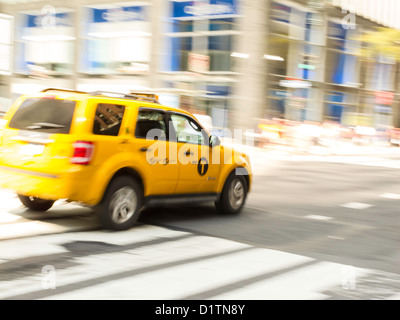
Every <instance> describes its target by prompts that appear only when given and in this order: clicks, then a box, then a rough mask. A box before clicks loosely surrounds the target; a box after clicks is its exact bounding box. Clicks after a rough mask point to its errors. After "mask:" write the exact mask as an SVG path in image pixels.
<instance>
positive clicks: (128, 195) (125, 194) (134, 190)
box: [97, 176, 143, 230]
mask: <svg viewBox="0 0 400 320" xmlns="http://www.w3.org/2000/svg"><path fill="white" fill-rule="evenodd" d="M142 203H143V191H142V189H141V187H140V185H139V183H138V182H137V181H136V180H134V179H132V178H130V177H127V176H121V177H117V178H115V179H113V180H112V181H111V183H110V185H109V187H108V189H107V191H106V193H105V195H104V198H103V201H102V203H101V204H100V205H99V206H98V208H97V211H98V216H99V219H100V223H101V224H102V225H103V226H104V227H105V228H107V229H110V230H127V229H129V228H131V227H133V225H134V224H135V223H136V221H137V219H138V218H139V214H140V209H141V207H142Z"/></svg>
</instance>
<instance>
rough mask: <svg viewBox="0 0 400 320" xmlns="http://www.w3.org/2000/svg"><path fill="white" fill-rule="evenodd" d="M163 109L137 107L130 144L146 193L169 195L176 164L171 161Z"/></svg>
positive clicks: (175, 179) (172, 191) (173, 187)
mask: <svg viewBox="0 0 400 320" xmlns="http://www.w3.org/2000/svg"><path fill="white" fill-rule="evenodd" d="M166 124H167V122H166V113H165V111H164V110H155V109H154V108H152V109H148V108H140V109H139V113H138V115H137V119H136V126H135V132H134V134H135V139H134V142H133V145H132V148H133V151H134V153H135V155H136V156H135V159H134V161H135V162H137V165H138V166H140V168H141V170H143V171H144V179H145V185H146V191H145V196H148V195H171V194H173V193H174V191H175V187H176V183H177V180H178V169H179V168H178V166H177V165H173V164H171V163H170V160H169V141H168V129H167V125H166Z"/></svg>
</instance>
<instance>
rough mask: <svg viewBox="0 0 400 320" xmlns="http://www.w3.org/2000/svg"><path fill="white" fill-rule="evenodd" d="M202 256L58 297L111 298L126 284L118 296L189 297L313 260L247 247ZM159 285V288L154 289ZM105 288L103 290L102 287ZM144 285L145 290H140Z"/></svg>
mask: <svg viewBox="0 0 400 320" xmlns="http://www.w3.org/2000/svg"><path fill="white" fill-rule="evenodd" d="M243 249H244V248H243ZM214 255H215V254H212V255H211V256H202V257H199V259H195V261H188V260H187V259H184V260H183V261H176V262H177V263H174V264H172V265H170V266H164V267H163V268H162V269H160V270H158V271H157V272H151V273H148V272H145V273H138V274H135V273H134V272H132V273H130V274H129V275H131V276H130V277H125V278H123V279H117V280H113V281H110V282H107V283H106V284H101V285H98V286H93V287H90V288H84V289H83V290H79V291H78V292H70V293H67V294H66V295H60V296H56V297H55V298H57V299H59V298H60V299H69V298H72V297H75V298H76V297H77V296H78V298H77V299H79V298H83V299H84V297H87V296H90V297H93V298H94V299H104V298H105V299H109V298H110V296H111V298H112V297H113V296H112V292H114V293H118V292H119V291H120V290H118V288H121V286H122V285H124V286H126V287H128V288H132V289H131V290H125V291H124V292H123V293H121V292H119V293H118V295H115V297H117V296H119V298H121V296H122V298H121V299H136V300H137V299H141V300H149V299H156V300H158V299H161V300H165V299H186V296H191V295H196V294H197V293H198V292H202V291H207V290H212V289H213V288H215V287H219V286H222V285H227V284H231V283H237V282H239V281H246V279H248V278H251V277H253V276H254V275H258V274H264V273H265V272H266V270H272V271H276V270H279V269H281V268H283V267H286V266H288V265H290V266H296V265H298V264H300V263H303V262H304V261H310V260H312V259H310V258H306V257H302V256H296V255H292V254H287V253H283V252H279V251H272V250H267V249H257V248H247V249H246V250H239V251H238V250H235V251H233V252H232V251H223V252H222V253H220V254H217V255H216V256H214ZM149 284H156V285H157V288H158V290H154V286H149ZM100 287H101V288H102V290H99V288H100ZM137 288H141V290H137Z"/></svg>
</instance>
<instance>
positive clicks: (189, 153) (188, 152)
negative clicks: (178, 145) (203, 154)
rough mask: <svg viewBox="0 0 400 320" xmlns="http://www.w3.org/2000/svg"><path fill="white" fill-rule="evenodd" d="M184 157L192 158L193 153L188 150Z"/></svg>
mask: <svg viewBox="0 0 400 320" xmlns="http://www.w3.org/2000/svg"><path fill="white" fill-rule="evenodd" d="M185 155H186V156H192V155H193V152H190V150H188V151H186V152H185Z"/></svg>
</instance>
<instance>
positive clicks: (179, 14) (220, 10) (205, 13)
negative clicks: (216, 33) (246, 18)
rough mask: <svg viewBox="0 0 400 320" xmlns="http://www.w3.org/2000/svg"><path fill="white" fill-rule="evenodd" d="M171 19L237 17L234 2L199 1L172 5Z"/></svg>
mask: <svg viewBox="0 0 400 320" xmlns="http://www.w3.org/2000/svg"><path fill="white" fill-rule="evenodd" d="M172 6H173V7H172V10H173V12H172V17H173V18H191V17H201V18H207V17H210V18H211V17H215V18H217V17H221V16H227V15H229V16H231V15H238V6H237V4H236V0H200V1H182V2H173V3H172Z"/></svg>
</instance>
